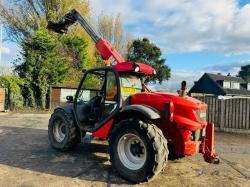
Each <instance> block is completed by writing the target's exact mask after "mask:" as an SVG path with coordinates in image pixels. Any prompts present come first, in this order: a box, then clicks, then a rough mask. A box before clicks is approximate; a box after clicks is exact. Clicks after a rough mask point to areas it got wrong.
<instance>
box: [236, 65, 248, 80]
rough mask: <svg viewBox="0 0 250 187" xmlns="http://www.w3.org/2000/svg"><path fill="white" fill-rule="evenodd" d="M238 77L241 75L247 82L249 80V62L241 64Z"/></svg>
mask: <svg viewBox="0 0 250 187" xmlns="http://www.w3.org/2000/svg"><path fill="white" fill-rule="evenodd" d="M239 77H241V78H242V79H244V80H245V81H247V82H250V64H248V65H245V66H241V70H240V71H239Z"/></svg>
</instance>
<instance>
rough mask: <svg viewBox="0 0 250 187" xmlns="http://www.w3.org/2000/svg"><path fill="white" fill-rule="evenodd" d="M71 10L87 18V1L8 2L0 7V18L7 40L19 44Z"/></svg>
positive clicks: (88, 7) (41, 0) (88, 11)
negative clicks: (48, 22)
mask: <svg viewBox="0 0 250 187" xmlns="http://www.w3.org/2000/svg"><path fill="white" fill-rule="evenodd" d="M73 8H75V9H77V10H78V11H79V12H80V13H81V14H82V15H85V16H86V17H89V13H90V6H89V1H88V0H19V1H10V0H9V1H5V2H4V3H3V4H1V5H0V17H1V18H2V21H3V23H4V26H5V29H6V30H7V33H8V35H9V39H11V40H13V41H15V42H18V43H21V42H22V41H23V40H26V39H27V38H31V37H32V36H33V35H34V34H35V31H37V30H38V29H40V28H45V27H46V25H47V21H56V20H58V19H59V18H61V17H62V16H63V15H64V14H65V13H67V12H69V11H70V10H71V9H73Z"/></svg>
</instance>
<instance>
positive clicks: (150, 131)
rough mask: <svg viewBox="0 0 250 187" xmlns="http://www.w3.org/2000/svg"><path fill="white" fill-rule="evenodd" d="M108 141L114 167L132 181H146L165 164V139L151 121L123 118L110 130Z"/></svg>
mask: <svg viewBox="0 0 250 187" xmlns="http://www.w3.org/2000/svg"><path fill="white" fill-rule="evenodd" d="M109 143H110V158H111V162H112V165H113V167H114V169H116V170H117V171H118V173H119V174H120V175H121V176H122V177H123V178H125V179H127V180H129V181H131V182H135V183H139V182H144V181H148V180H150V179H152V178H153V177H154V176H156V175H157V174H158V173H160V172H161V171H162V169H163V168H164V167H165V166H166V163H167V159H168V148H167V140H166V139H165V137H164V136H163V134H162V132H161V130H160V129H159V128H158V127H157V126H155V125H154V124H151V123H145V122H142V121H140V120H136V119H129V120H123V121H121V122H120V123H119V124H117V125H116V126H115V127H114V129H113V130H112V132H111V135H110V140H109Z"/></svg>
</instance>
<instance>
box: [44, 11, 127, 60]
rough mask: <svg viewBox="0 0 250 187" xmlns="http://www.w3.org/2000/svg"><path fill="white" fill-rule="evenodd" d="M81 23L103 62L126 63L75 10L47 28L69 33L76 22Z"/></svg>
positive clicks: (50, 23) (49, 24)
mask: <svg viewBox="0 0 250 187" xmlns="http://www.w3.org/2000/svg"><path fill="white" fill-rule="evenodd" d="M77 21H78V22H79V23H80V25H81V26H82V27H83V28H84V30H85V31H86V32H87V33H88V35H89V36H90V37H91V38H92V40H93V41H94V42H95V44H96V48H97V50H98V52H99V53H100V55H101V56H102V58H103V60H106V61H107V60H108V61H110V63H111V65H115V64H118V63H122V62H124V59H123V58H122V57H121V56H120V55H119V53H118V52H117V51H116V50H115V49H114V48H113V47H112V45H111V44H110V43H109V42H108V41H107V40H105V39H103V38H102V37H101V36H100V34H99V33H97V32H96V31H95V29H94V28H93V27H92V26H91V25H90V24H89V23H88V22H87V19H86V18H85V17H83V16H82V15H81V14H80V13H79V12H78V11H77V10H75V9H73V10H71V11H70V12H69V13H67V14H66V15H65V16H64V17H63V18H62V19H61V20H59V21H58V22H56V23H53V22H49V23H48V26H47V28H48V29H50V30H53V31H55V32H57V33H60V34H63V33H67V31H68V27H69V26H71V25H73V24H74V23H75V22H77Z"/></svg>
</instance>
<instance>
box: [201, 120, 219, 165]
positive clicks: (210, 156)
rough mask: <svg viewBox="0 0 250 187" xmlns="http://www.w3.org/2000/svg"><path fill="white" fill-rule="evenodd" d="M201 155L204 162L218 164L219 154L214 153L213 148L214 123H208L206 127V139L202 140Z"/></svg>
mask: <svg viewBox="0 0 250 187" xmlns="http://www.w3.org/2000/svg"><path fill="white" fill-rule="evenodd" d="M203 157H204V159H205V161H206V162H208V163H213V164H219V162H220V159H219V156H218V155H217V154H216V153H215V148H214V124H213V123H209V124H208V125H207V127H206V139H205V142H204V149H203Z"/></svg>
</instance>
